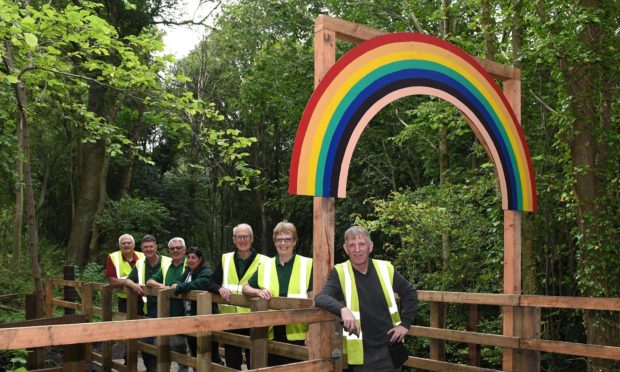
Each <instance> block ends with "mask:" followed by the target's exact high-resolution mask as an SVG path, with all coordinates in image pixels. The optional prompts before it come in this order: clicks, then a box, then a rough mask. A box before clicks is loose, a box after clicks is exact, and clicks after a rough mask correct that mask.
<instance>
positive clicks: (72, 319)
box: [0, 314, 88, 329]
mask: <svg viewBox="0 0 620 372" xmlns="http://www.w3.org/2000/svg"><path fill="white" fill-rule="evenodd" d="M87 322H88V316H86V315H84V314H72V315H63V316H55V317H52V318H39V319H30V320H24V321H21V322H12V323H0V329H1V328H19V327H37V326H47V325H59V324H76V323H87Z"/></svg>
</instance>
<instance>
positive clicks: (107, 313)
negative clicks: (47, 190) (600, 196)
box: [0, 279, 620, 372]
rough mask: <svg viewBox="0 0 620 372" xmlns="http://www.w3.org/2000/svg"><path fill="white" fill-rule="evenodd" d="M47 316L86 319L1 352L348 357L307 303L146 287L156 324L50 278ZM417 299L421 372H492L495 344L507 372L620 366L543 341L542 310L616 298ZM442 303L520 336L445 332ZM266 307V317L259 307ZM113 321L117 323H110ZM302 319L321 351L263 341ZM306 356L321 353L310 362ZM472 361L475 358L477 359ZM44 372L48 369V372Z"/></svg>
mask: <svg viewBox="0 0 620 372" xmlns="http://www.w3.org/2000/svg"><path fill="white" fill-rule="evenodd" d="M45 283H46V285H45V288H46V311H45V312H46V315H47V316H48V317H51V316H53V314H54V307H61V308H65V309H73V310H76V311H77V312H79V313H80V314H82V315H84V316H85V317H84V318H85V319H86V320H88V321H89V323H80V324H62V325H45V326H32V327H12V328H4V329H0V350H7V349H19V348H38V347H46V346H59V345H77V344H84V345H85V346H84V350H85V352H84V354H83V355H84V356H85V357H84V360H77V361H76V360H75V359H76V358H68V359H66V360H69V361H70V362H69V363H65V365H63V367H62V368H60V369H59V370H66V371H82V370H84V364H85V363H88V362H91V361H95V362H97V363H99V364H100V365H102V367H103V369H104V370H106V371H109V370H111V369H114V370H117V371H135V370H136V369H137V355H138V353H137V351H138V350H140V351H142V352H143V353H149V354H152V355H155V356H156V357H157V359H158V371H162V372H163V371H169V369H170V363H171V362H173V361H174V362H181V363H183V364H185V365H187V366H191V367H193V368H195V370H197V371H232V370H233V369H231V368H227V367H224V366H221V365H218V364H214V363H211V362H210V361H211V354H210V353H211V341H212V340H215V341H217V342H220V343H224V344H232V345H237V346H241V347H244V348H249V349H251V351H252V352H251V358H252V361H251V363H252V366H253V367H254V368H256V369H255V370H269V369H270V368H265V366H266V365H267V354H268V353H274V354H279V355H285V356H289V357H293V358H296V359H299V360H303V361H302V362H299V363H294V364H291V365H288V366H287V367H274V368H273V369H274V370H293V369H294V370H296V371H317V370H320V371H334V370H335V371H339V370H341V369H342V366H343V364H344V363H346V360H343V358H338V355H339V353H338V351H339V350H341V347H342V338H341V334H342V333H341V329H340V326H339V322H338V321H337V319H336V318H335V317H334V316H333V315H331V314H329V313H327V312H326V311H323V310H320V309H317V308H314V307H313V303H312V300H308V299H287V298H273V299H272V300H270V301H265V300H263V299H260V298H254V299H249V298H247V297H245V296H242V295H233V296H232V299H231V303H232V304H234V305H238V306H246V307H250V308H251V309H252V311H253V312H251V313H236V314H218V315H210V313H211V305H212V303H221V302H223V300H222V299H221V297H219V296H217V295H212V294H210V293H208V292H203V291H191V292H189V293H188V294H186V295H183V296H174V295H173V294H172V290H170V289H164V290H156V289H153V288H145V291H146V293H147V294H149V295H154V296H157V301H158V316H159V318H156V319H155V318H140V317H138V316H137V315H136V314H137V306H138V300H137V298H138V297H137V296H135V295H130V296H128V311H127V313H126V314H125V313H118V312H114V311H112V298H113V289H112V288H111V287H110V286H109V285H104V284H100V283H85V282H79V281H69V280H60V279H51V280H47V281H46V282H45ZM58 286H62V287H71V288H75V290H76V292H77V294H78V296H77V297H78V298H79V301H76V302H71V301H66V300H61V299H56V298H54V296H53V294H54V288H55V287H58ZM94 294H98V295H99V296H100V300H99V301H100V302H101V306H100V307H97V306H94V302H93V295H94ZM418 295H419V298H420V301H425V302H428V303H429V305H430V319H431V320H430V327H423V326H412V327H411V328H410V331H409V335H410V336H415V337H426V338H429V339H430V359H424V358H418V357H413V356H410V357H409V359H408V361H407V362H406V363H405V366H407V367H415V368H418V369H423V370H431V371H442V370H458V371H489V369H485V368H481V367H479V359H480V358H479V354H478V356H477V357H476V352H478V353H479V348H480V345H486V346H497V347H501V348H507V349H512V350H514V351H516V352H517V353H518V354H519V355H520V356H521V358H520V359H519V360H520V363H517V364H515V365H514V370H515V371H518V370H521V371H532V370H537V369H539V365H540V352H548V353H560V354H568V355H574V356H581V357H587V358H602V359H612V360H620V347H617V346H609V345H591V344H579V343H570V342H562V341H554V340H542V339H540V311H541V308H564V309H581V310H603V311H620V299H618V298H579V297H549V296H528V295H507V294H488V293H458V292H436V291H418ZM171 298H180V299H186V300H192V301H197V308H198V315H196V316H189V317H174V318H170V317H169V313H168V312H169V303H170V299H171ZM448 303H458V304H469V305H470V311H471V312H472V313H475V312H477V306H479V305H490V306H503V307H510V308H512V309H513V310H514V313H515V322H518V323H519V324H518V327H517V328H518V329H519V330H520V336H518V337H517V336H504V335H497V334H485V333H478V332H473V331H461V330H453V329H446V328H445V327H446V322H445V310H446V306H447V304H448ZM266 310H269V311H266ZM112 320H115V321H114V322H111V321H112ZM298 322H307V323H310V324H311V327H312V326H317V325H318V324H321V323H322V324H323V325H325V324H329V326H330V327H331V328H330V329H331V330H332V331H331V332H330V333H329V334H321V335H320V337H321V345H322V349H323V350H327V351H323V352H316V351H315V352H314V353H312V351H311V350H310V352H309V349H308V348H306V347H302V346H296V345H290V344H286V343H280V342H274V341H268V340H267V337H266V336H267V326H269V325H283V324H289V323H298ZM250 327H252V332H251V335H250V336H243V335H237V334H231V333H225V332H222V331H226V330H231V329H238V328H250ZM175 334H192V335H196V336H197V339H198V352H197V356H196V357H195V358H193V357H190V356H188V355H182V354H179V353H175V352H171V351H170V350H169V347H168V346H169V342H168V336H170V335H175ZM150 336H156V337H157V342H156V345H150V344H146V343H143V342H141V341H139V338H142V337H150ZM121 340H124V342H125V343H126V355H127V365H122V364H120V363H117V362H114V361H113V360H112V355H111V354H112V353H111V350H112V347H111V346H112V343H113V342H116V341H121ZM446 341H452V342H460V343H468V344H470V358H469V361H470V364H472V365H463V364H454V363H449V362H446V361H445V342H446ZM99 342H100V343H101V349H100V351H94V350H93V348H92V343H99ZM309 355H319V357H318V358H317V357H315V358H309ZM476 359H477V360H476ZM48 370H49V369H48Z"/></svg>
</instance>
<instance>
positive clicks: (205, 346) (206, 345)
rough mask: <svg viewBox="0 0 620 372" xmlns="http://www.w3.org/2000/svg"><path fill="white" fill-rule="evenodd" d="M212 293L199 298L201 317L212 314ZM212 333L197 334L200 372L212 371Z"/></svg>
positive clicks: (203, 294) (197, 364)
mask: <svg viewBox="0 0 620 372" xmlns="http://www.w3.org/2000/svg"><path fill="white" fill-rule="evenodd" d="M211 305H212V302H211V293H209V292H202V293H200V294H199V295H198V296H197V300H196V307H197V313H198V314H200V315H205V314H211ZM211 336H212V334H211V332H198V333H197V334H196V348H197V350H196V368H197V369H198V372H210V371H211V357H212V355H211V354H212V350H211Z"/></svg>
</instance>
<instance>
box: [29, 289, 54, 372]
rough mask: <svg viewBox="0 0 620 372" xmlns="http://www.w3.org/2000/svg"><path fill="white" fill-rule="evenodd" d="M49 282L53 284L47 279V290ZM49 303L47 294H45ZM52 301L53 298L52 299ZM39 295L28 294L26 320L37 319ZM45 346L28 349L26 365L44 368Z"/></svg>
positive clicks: (30, 367)
mask: <svg viewBox="0 0 620 372" xmlns="http://www.w3.org/2000/svg"><path fill="white" fill-rule="evenodd" d="M48 284H51V282H50V281H49V280H46V281H45V288H46V290H47V287H48ZM45 298H46V300H45V301H46V303H47V301H48V300H47V295H46V296H45ZM50 303H51V300H50ZM37 306H38V305H37V296H36V295H35V294H29V295H26V320H30V319H36V318H37V314H38V313H39V310H38V309H37ZM43 351H44V350H43V348H40V347H38V348H35V349H29V350H28V357H27V362H26V367H27V368H28V369H29V370H30V369H39V368H43V365H44V363H43V362H44V361H45V355H44V353H43Z"/></svg>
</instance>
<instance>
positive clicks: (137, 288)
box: [125, 279, 144, 296]
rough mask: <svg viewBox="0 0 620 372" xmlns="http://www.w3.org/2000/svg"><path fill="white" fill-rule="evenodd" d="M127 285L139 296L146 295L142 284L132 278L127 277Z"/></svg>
mask: <svg viewBox="0 0 620 372" xmlns="http://www.w3.org/2000/svg"><path fill="white" fill-rule="evenodd" d="M125 287H127V288H129V289H131V290H132V291H133V293H135V294H137V295H138V296H144V290H143V289H142V286H141V285H140V284H137V283H134V282H133V281H132V280H129V279H125Z"/></svg>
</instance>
